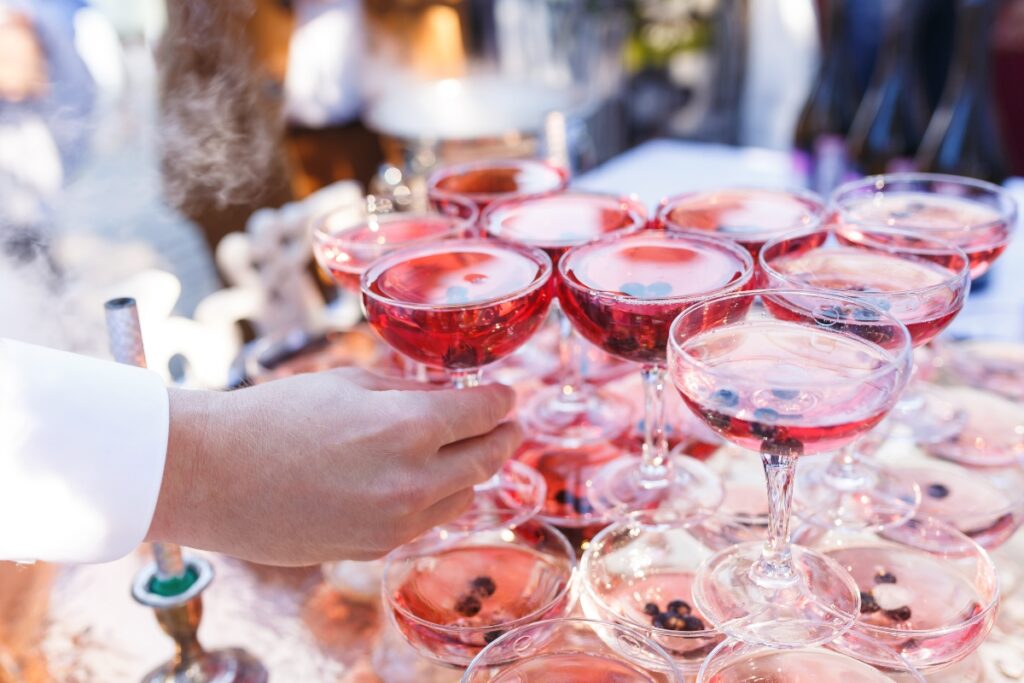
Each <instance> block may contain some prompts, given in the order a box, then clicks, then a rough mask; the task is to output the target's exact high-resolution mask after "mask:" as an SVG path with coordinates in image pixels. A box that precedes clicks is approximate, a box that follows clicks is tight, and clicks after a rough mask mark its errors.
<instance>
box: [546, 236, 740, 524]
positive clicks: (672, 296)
mask: <svg viewBox="0 0 1024 683" xmlns="http://www.w3.org/2000/svg"><path fill="white" fill-rule="evenodd" d="M752 273H753V260H752V259H751V258H750V254H748V253H747V251H746V250H745V249H743V248H742V247H740V246H738V245H736V244H735V243H732V242H729V241H724V240H718V239H714V238H711V237H706V236H703V235H693V234H687V233H673V232H667V231H663V230H643V231H639V232H635V233H631V234H626V235H612V236H608V237H604V238H602V239H599V240H596V241H594V242H590V243H588V244H585V245H582V246H578V247H574V248H573V249H570V250H569V251H568V252H567V253H566V254H565V255H564V256H563V257H562V258H561V260H560V261H559V264H558V280H557V282H558V299H559V301H560V303H561V306H562V310H564V311H565V314H566V316H567V317H568V318H569V320H571V321H572V323H573V326H574V327H575V328H576V330H577V331H578V332H579V333H580V334H581V335H582V336H583V337H584V338H585V339H587V340H588V341H590V342H591V343H593V344H595V345H596V346H598V347H600V348H602V349H604V350H605V351H607V352H608V353H610V354H613V355H615V356H618V357H620V358H622V359H624V360H628V361H632V362H634V363H637V364H639V365H640V367H641V373H642V375H643V383H644V422H643V424H644V443H643V448H642V457H641V458H636V457H633V456H632V455H628V456H624V457H621V458H618V459H616V460H615V461H613V462H612V463H611V464H609V465H607V466H606V467H604V468H602V469H601V471H600V472H599V473H598V474H597V475H596V476H595V478H594V481H593V485H592V488H591V491H590V496H591V501H592V504H593V506H594V507H595V508H596V509H597V510H599V511H602V512H604V513H605V514H606V515H608V516H612V517H615V516H618V517H621V516H624V515H627V514H629V513H631V512H635V511H638V510H643V511H647V512H648V513H651V512H654V511H657V512H658V513H659V514H660V515H661V518H662V519H666V520H667V519H671V518H686V517H688V516H691V515H694V514H700V513H702V512H705V511H707V510H713V509H714V508H715V506H717V505H718V503H719V502H720V501H721V498H722V487H721V484H720V483H719V481H718V479H717V478H716V477H715V475H714V473H713V472H711V471H710V470H709V469H708V468H707V467H706V466H704V465H703V464H701V463H700V462H699V461H697V460H695V459H694V458H690V457H686V456H670V454H669V451H668V443H667V441H666V438H665V415H664V412H665V411H664V407H665V405H664V388H665V363H666V358H665V353H666V346H667V344H668V334H669V326H670V325H671V324H672V320H673V319H674V318H675V317H676V315H677V314H678V313H679V312H680V311H682V310H683V309H684V308H686V307H688V306H690V305H692V304H693V303H695V302H698V301H703V300H704V299H706V298H708V297H710V296H713V295H715V294H718V293H721V292H734V291H738V290H742V289H743V288H744V287H746V286H747V284H748V283H749V282H750V278H751V275H752Z"/></svg>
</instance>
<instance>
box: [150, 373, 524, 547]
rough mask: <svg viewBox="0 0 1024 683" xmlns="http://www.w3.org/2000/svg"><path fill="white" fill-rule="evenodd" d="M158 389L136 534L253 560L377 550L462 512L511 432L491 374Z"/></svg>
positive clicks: (514, 436) (514, 430) (320, 377)
mask: <svg viewBox="0 0 1024 683" xmlns="http://www.w3.org/2000/svg"><path fill="white" fill-rule="evenodd" d="M170 398H171V401H170V404H171V428H170V430H171V431H170V439H169V443H168V452H167V463H166V465H165V467H164V479H163V483H162V485H161V489H160V496H159V500H158V502H157V509H156V513H155V515H154V518H153V523H152V525H151V527H150V530H149V534H148V540H157V541H169V542H175V543H180V544H182V545H187V546H190V547H193V548H201V549H207V550H216V551H219V552H223V553H227V554H229V555H233V556H236V557H240V558H242V559H246V560H251V561H255V562H262V563H266V564H277V565H304V564H313V563H318V562H324V561H329V560H341V559H354V560H367V559H372V558H376V557H380V556H382V555H384V554H386V553H387V552H388V551H390V550H391V549H393V548H395V547H397V546H398V545H401V544H403V543H405V542H407V541H409V540H412V539H413V538H414V537H416V536H418V535H419V534H420V533H422V532H423V531H426V530H427V529H429V528H431V527H433V526H435V525H437V524H442V523H445V522H448V521H450V520H452V519H454V518H455V517H457V516H458V515H459V514H461V513H462V512H463V511H464V510H465V509H466V508H467V507H468V506H469V505H470V503H471V501H472V499H473V488H472V487H473V486H474V485H475V484H478V483H480V482H483V481H485V480H486V479H487V478H488V477H490V476H491V475H492V474H493V473H494V472H496V471H497V470H498V469H499V468H500V467H501V465H502V463H503V462H504V461H505V460H506V459H507V458H508V457H509V456H510V455H512V453H513V452H514V450H515V449H516V447H517V446H518V445H519V443H520V441H521V440H522V436H521V434H520V430H519V427H518V425H516V424H515V423H514V422H503V420H504V419H505V416H506V415H507V414H508V413H509V411H510V410H511V409H512V406H513V403H514V400H515V399H514V394H513V392H512V390H510V389H508V388H507V387H503V386H501V385H489V386H485V387H477V388H472V389H463V390H459V391H456V390H453V389H429V388H426V387H424V386H423V385H421V384H416V383H411V382H407V381H400V380H389V379H385V378H382V377H378V376H375V375H371V374H369V373H367V372H363V371H361V370H355V369H343V370H332V371H328V372H321V373H316V374H307V375H299V376H296V377H291V378H288V379H283V380H279V381H276V382H269V383H267V384H263V385H260V386H257V387H252V388H249V389H242V390H239V391H234V392H228V393H215V392H194V391H181V390H172V391H171V392H170Z"/></svg>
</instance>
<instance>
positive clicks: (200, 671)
mask: <svg viewBox="0 0 1024 683" xmlns="http://www.w3.org/2000/svg"><path fill="white" fill-rule="evenodd" d="M267 680H269V677H268V675H267V670H266V669H265V668H263V665H262V664H260V662H259V660H258V659H256V658H255V657H253V656H252V655H251V654H249V653H248V652H246V651H245V650H240V649H237V648H232V649H230V650H213V651H210V652H203V653H201V654H200V655H199V656H197V657H196V658H195V659H193V660H191V661H187V662H184V661H183V662H167V663H166V664H164V665H162V666H159V667H157V668H156V669H154V670H153V671H151V672H149V673H148V674H146V676H145V677H144V678H143V679H142V681H143V683H266V682H267Z"/></svg>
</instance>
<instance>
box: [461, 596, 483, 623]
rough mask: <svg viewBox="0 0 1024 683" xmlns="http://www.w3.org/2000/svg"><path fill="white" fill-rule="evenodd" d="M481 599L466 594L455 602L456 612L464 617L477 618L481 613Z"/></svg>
mask: <svg viewBox="0 0 1024 683" xmlns="http://www.w3.org/2000/svg"><path fill="white" fill-rule="evenodd" d="M481 607H483V605H481V604H480V598H478V597H476V596H475V595H470V594H468V593H467V594H466V595H463V596H461V597H460V598H459V599H458V600H457V601H456V602H455V611H456V612H458V613H459V614H461V615H462V616H464V617H475V616H476V615H477V614H479V613H480V608H481Z"/></svg>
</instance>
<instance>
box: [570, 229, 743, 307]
mask: <svg viewBox="0 0 1024 683" xmlns="http://www.w3.org/2000/svg"><path fill="white" fill-rule="evenodd" d="M565 273H566V275H567V276H568V277H569V278H570V279H571V280H574V281H576V282H578V283H580V284H582V285H584V286H585V287H587V288H589V289H592V290H596V291H599V292H606V293H609V294H616V295H620V296H627V297H630V298H634V299H666V298H674V297H686V296H694V295H698V294H703V293H705V292H713V291H717V290H720V289H722V288H723V287H725V286H727V285H728V284H730V283H731V282H734V281H735V280H736V279H738V278H739V277H740V276H741V275H742V274H743V262H742V261H741V260H740V259H739V258H738V257H737V256H736V255H734V254H732V253H730V252H728V251H726V250H725V249H720V248H715V247H714V246H712V245H710V244H704V243H701V242H697V241H696V240H694V241H692V242H691V241H688V240H684V239H668V238H664V237H659V235H658V233H652V234H651V235H649V236H640V237H632V238H626V239H623V240H613V241H610V242H607V243H604V244H599V245H595V246H593V247H587V248H584V249H582V250H581V251H579V252H577V253H576V254H575V257H574V258H573V260H572V262H571V263H570V264H567V266H566V268H565Z"/></svg>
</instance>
